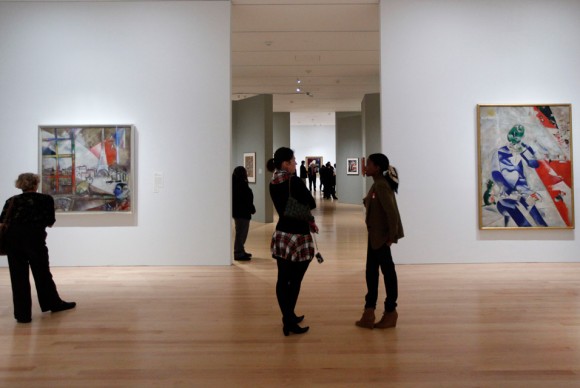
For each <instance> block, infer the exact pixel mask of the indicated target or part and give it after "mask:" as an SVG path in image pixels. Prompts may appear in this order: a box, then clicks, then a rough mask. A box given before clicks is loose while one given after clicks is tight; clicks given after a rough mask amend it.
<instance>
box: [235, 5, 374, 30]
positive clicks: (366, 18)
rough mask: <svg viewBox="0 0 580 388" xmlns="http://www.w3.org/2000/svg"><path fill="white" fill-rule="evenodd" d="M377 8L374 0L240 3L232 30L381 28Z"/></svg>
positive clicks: (236, 8)
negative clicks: (356, 0) (358, 0)
mask: <svg viewBox="0 0 580 388" xmlns="http://www.w3.org/2000/svg"><path fill="white" fill-rule="evenodd" d="M378 11H379V8H378V7H377V6H376V5H373V4H367V5H353V4H344V5H337V4H334V5H332V6H329V5H251V6H238V7H233V8H232V32H233V33H236V32H248V31H254V32H257V31H284V32H300V31H310V32H315V31H378V30H379V18H378Z"/></svg>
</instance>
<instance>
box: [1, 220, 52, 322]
mask: <svg viewBox="0 0 580 388" xmlns="http://www.w3.org/2000/svg"><path fill="white" fill-rule="evenodd" d="M45 238H46V233H45V232H44V231H42V232H39V231H35V232H32V233H25V232H24V231H22V232H19V233H11V234H10V243H9V246H8V266H9V268H10V281H11V282H12V300H13V302H14V318H16V319H18V320H28V319H30V317H31V313H32V296H31V293H30V276H29V270H28V268H29V267H30V269H31V270H32V276H33V277H34V284H35V285H36V292H37V294H38V302H39V304H40V309H41V310H42V311H48V310H51V309H52V308H53V307H54V306H56V305H57V304H58V303H60V301H61V299H60V297H59V295H58V291H57V290H56V285H55V284H54V281H53V280H52V274H51V273H50V265H49V262H48V248H47V247H46V242H45Z"/></svg>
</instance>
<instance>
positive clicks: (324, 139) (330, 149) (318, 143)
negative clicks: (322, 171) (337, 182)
mask: <svg viewBox="0 0 580 388" xmlns="http://www.w3.org/2000/svg"><path fill="white" fill-rule="evenodd" d="M290 148H292V149H293V150H294V153H295V156H296V163H298V166H300V162H301V161H302V160H304V158H305V157H306V156H322V157H323V163H324V164H326V162H329V161H330V162H331V163H332V164H335V163H336V131H335V126H334V125H320V126H316V125H292V123H290Z"/></svg>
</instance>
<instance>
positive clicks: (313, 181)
mask: <svg viewBox="0 0 580 388" xmlns="http://www.w3.org/2000/svg"><path fill="white" fill-rule="evenodd" d="M312 185H314V191H316V176H309V177H308V189H309V190H310V191H312Z"/></svg>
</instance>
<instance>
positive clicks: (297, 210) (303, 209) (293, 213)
mask: <svg viewBox="0 0 580 388" xmlns="http://www.w3.org/2000/svg"><path fill="white" fill-rule="evenodd" d="M291 181H292V178H290V180H289V181H288V202H287V203H286V208H285V209H284V216H285V217H288V218H292V219H294V220H298V221H307V222H309V221H312V220H313V219H314V217H313V216H312V212H311V211H310V206H308V205H305V204H303V203H301V202H299V201H298V200H297V199H296V198H294V197H293V196H292V186H291V185H290V182H291Z"/></svg>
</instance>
